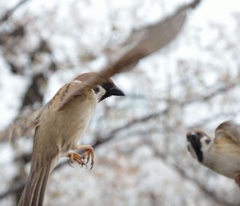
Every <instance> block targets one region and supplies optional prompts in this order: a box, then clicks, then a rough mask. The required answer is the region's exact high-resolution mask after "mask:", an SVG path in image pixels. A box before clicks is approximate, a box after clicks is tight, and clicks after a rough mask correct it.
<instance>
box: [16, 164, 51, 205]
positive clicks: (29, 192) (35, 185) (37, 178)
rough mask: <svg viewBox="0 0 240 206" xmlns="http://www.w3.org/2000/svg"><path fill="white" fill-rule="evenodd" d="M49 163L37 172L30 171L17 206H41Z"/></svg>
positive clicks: (49, 171)
mask: <svg viewBox="0 0 240 206" xmlns="http://www.w3.org/2000/svg"><path fill="white" fill-rule="evenodd" d="M50 173H51V162H49V163H48V164H47V165H46V166H45V167H44V168H42V169H39V170H37V171H33V170H31V172H30V175H29V177H28V180H27V183H26V186H25V188H24V191H23V193H22V196H21V199H20V201H19V203H18V206H42V205H43V199H44V194H45V189H46V186H47V182H48V177H49V175H50Z"/></svg>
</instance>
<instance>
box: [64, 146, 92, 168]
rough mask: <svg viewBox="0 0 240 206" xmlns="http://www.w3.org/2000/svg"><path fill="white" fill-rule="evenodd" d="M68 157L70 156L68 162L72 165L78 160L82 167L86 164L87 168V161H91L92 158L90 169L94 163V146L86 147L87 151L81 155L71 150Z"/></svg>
mask: <svg viewBox="0 0 240 206" xmlns="http://www.w3.org/2000/svg"><path fill="white" fill-rule="evenodd" d="M67 157H69V161H68V164H69V165H70V166H71V167H72V165H71V164H72V163H73V162H77V163H78V164H79V165H81V167H83V166H85V167H86V169H87V163H88V162H89V160H90V158H91V167H90V170H91V169H92V168H93V164H94V152H93V149H92V148H88V149H86V151H85V152H84V153H83V154H82V155H79V154H78V153H77V152H69V153H68V154H67Z"/></svg>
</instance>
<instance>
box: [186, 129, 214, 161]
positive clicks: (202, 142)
mask: <svg viewBox="0 0 240 206" xmlns="http://www.w3.org/2000/svg"><path fill="white" fill-rule="evenodd" d="M186 137H187V148H188V151H189V152H190V154H191V155H192V157H193V158H195V159H197V160H198V161H199V162H201V163H203V160H204V155H203V154H204V153H205V152H207V151H208V150H209V148H210V147H211V145H212V143H213V139H212V138H211V137H209V136H208V135H207V134H206V133H205V132H203V131H201V130H197V129H195V130H192V131H189V132H188V133H187V135H186Z"/></svg>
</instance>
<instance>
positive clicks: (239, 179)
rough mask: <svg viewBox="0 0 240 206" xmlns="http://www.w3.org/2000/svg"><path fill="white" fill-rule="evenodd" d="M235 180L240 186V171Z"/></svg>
mask: <svg viewBox="0 0 240 206" xmlns="http://www.w3.org/2000/svg"><path fill="white" fill-rule="evenodd" d="M234 179H235V182H236V183H237V185H238V186H239V187H240V171H239V172H237V173H236V174H235V175H234Z"/></svg>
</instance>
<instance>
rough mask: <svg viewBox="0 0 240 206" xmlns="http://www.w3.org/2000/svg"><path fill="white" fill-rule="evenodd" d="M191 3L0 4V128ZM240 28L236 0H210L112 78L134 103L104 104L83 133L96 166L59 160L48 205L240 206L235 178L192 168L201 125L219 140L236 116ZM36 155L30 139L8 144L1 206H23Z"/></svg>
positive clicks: (0, 173)
mask: <svg viewBox="0 0 240 206" xmlns="http://www.w3.org/2000/svg"><path fill="white" fill-rule="evenodd" d="M189 2H191V1H184V0H177V1H176V0H142V1H134V0H128V1H125V0H123V1H120V0H119V1H111V0H98V1H94V0H82V1H77V0H68V1H64V0H22V1H19V0H8V1H6V0H4V1H0V97H1V100H0V130H3V129H4V128H5V127H7V126H8V125H9V124H10V123H12V122H13V121H14V120H16V119H18V118H20V117H21V116H24V115H27V114H28V113H29V112H30V111H32V110H34V109H37V108H40V107H41V106H43V105H45V104H46V103H47V102H48V101H49V99H51V98H52V97H53V95H54V94H55V93H56V92H57V90H58V89H59V88H60V87H61V86H62V85H63V84H65V83H66V82H69V81H71V80H72V79H73V78H74V77H75V76H76V75H78V74H80V73H83V72H86V71H100V69H101V68H102V66H103V65H105V64H106V62H108V60H109V59H110V57H111V56H112V55H114V54H115V53H117V52H118V51H119V50H121V47H122V42H124V41H125V40H126V38H127V37H128V35H129V34H131V32H132V31H134V30H136V29H138V28H141V27H142V26H146V25H148V24H152V23H154V22H156V21H159V20H160V19H163V18H165V17H166V16H168V15H170V14H172V13H174V11H176V9H177V8H179V6H180V5H183V4H185V3H189ZM239 33H240V7H239V2H238V1H237V0H235V1H234V0H222V1H206V0H205V1H202V2H201V4H199V6H198V7H197V8H196V9H195V10H192V11H189V14H188V21H187V23H186V24H185V26H184V28H183V30H182V32H181V34H180V35H179V36H178V37H177V39H175V40H174V41H173V42H172V43H171V44H170V45H168V46H167V47H165V48H164V49H162V50H160V51H159V52H156V53H155V54H153V55H151V56H149V57H147V58H144V59H143V60H141V61H140V62H139V63H138V64H137V65H136V66H135V68H134V69H133V70H131V71H129V72H126V73H122V74H119V75H116V76H114V77H113V79H114V81H115V82H116V84H117V85H118V86H119V87H120V88H121V89H122V90H123V91H124V92H125V94H126V97H125V98H121V97H114V98H111V99H107V100H106V101H104V102H101V104H99V105H98V107H97V110H96V112H95V115H94V117H93V119H92V121H91V124H90V127H89V129H88V131H87V133H86V135H85V136H84V137H83V138H81V143H82V144H91V145H95V165H94V168H93V170H91V171H89V170H87V169H85V168H81V167H80V166H79V165H73V166H74V167H70V166H69V165H68V164H62V165H61V167H59V168H57V169H56V170H55V171H54V172H53V174H52V176H51V178H50V181H49V184H48V188H47V192H46V198H45V205H48V206H54V205H69V204H70V205H73V206H76V205H83V206H87V205H88V206H89V205H93V206H95V205H96V206H98V205H114V206H115V205H116V206H122V205H123V206H126V205H129V206H135V205H138V206H143V205H144V206H145V205H149V206H158V205H167V206H169V205H173V206H174V205H178V206H179V205H185V206H187V205H189V206H190V205H191V206H192V205H197V206H198V205H199V206H201V205H214V206H215V205H216V206H217V205H240V197H239V188H238V187H237V186H236V185H235V183H234V181H233V180H231V179H228V178H225V177H223V176H221V175H218V174H216V173H214V172H212V171H210V170H209V169H207V168H205V167H203V166H201V165H200V164H199V163H198V162H197V161H195V160H194V159H193V158H192V157H191V156H190V154H188V152H187V150H186V139H185V134H186V132H187V130H188V129H190V128H193V127H194V128H195V127H197V128H201V129H203V130H205V131H206V132H208V133H209V134H210V135H214V129H215V128H216V127H217V126H218V125H219V124H220V123H221V122H223V121H225V120H229V119H232V120H235V121H236V122H239V121H240V116H239V115H238V113H239V110H240V108H239V104H240V95H239V92H240V85H239V82H240V58H239V54H240V39H239ZM31 148H32V137H28V138H24V137H22V138H19V139H18V140H17V141H14V142H13V143H12V144H11V143H10V142H9V141H6V140H2V141H1V142H0V157H1V158H0V168H1V169H0V182H1V184H0V205H2V206H14V205H16V204H17V203H16V202H17V200H18V198H19V195H20V194H21V185H22V183H23V182H24V180H26V177H27V173H28V171H29V168H30V163H29V160H30V158H29V157H30V154H31ZM63 159H64V158H63ZM19 188H20V189H19Z"/></svg>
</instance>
